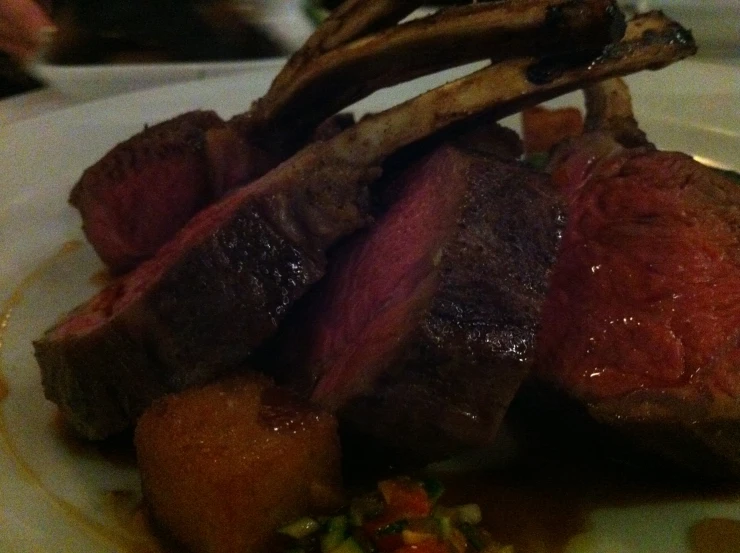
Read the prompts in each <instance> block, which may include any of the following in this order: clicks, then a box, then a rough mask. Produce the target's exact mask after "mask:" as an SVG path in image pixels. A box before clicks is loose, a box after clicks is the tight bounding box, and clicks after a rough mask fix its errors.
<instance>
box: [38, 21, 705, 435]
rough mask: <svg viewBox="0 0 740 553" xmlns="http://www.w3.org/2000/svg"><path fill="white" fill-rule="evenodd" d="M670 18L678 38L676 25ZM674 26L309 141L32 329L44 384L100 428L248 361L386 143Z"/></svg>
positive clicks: (535, 89) (617, 65) (86, 429)
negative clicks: (557, 68) (56, 317)
mask: <svg viewBox="0 0 740 553" xmlns="http://www.w3.org/2000/svg"><path fill="white" fill-rule="evenodd" d="M665 25H666V34H667V35H669V36H674V38H675V35H676V33H679V30H678V29H677V28H674V26H673V24H672V23H671V22H670V21H669V20H666V21H665ZM680 36H683V35H680ZM658 37H660V35H659V34H658ZM666 38H667V37H662V40H658V39H656V33H650V35H649V38H648V40H647V41H643V40H642V39H638V40H636V41H633V42H632V43H630V44H628V45H625V46H627V48H626V49H624V50H619V49H618V51H623V55H622V56H621V57H617V56H615V55H609V56H606V57H604V58H602V59H600V61H597V62H594V61H593V60H589V61H586V62H585V63H586V65H585V66H584V65H579V66H577V67H569V68H565V69H564V70H563V71H562V72H560V73H559V74H558V75H557V76H553V78H552V79H550V80H549V81H548V82H545V83H542V84H536V83H534V82H532V81H531V80H529V79H528V78H527V74H528V69H530V68H531V66H532V64H534V63H536V62H537V60H535V59H531V58H530V59H528V60H515V61H511V62H504V63H502V64H499V65H497V66H493V67H492V68H489V69H485V70H481V71H479V72H476V73H475V74H473V75H470V76H467V77H464V78H462V79H459V80H458V81H454V82H452V83H449V84H447V85H444V86H442V87H439V88H437V89H434V90H432V91H430V92H427V93H425V94H422V95H421V96H418V97H416V98H413V99H411V100H409V101H407V102H405V103H403V104H401V105H399V106H396V107H394V108H392V109H389V110H387V111H385V112H381V113H379V114H375V115H373V116H368V117H366V118H364V119H363V120H362V121H360V122H359V123H357V124H356V125H354V126H353V127H350V128H349V129H347V130H345V131H343V132H341V133H340V134H339V135H337V136H335V137H334V138H331V139H330V140H327V141H325V142H317V143H314V144H312V145H309V146H308V147H306V148H304V149H303V150H301V151H300V152H299V153H298V154H296V155H295V156H293V157H292V158H291V159H289V160H288V161H286V162H284V163H282V164H281V165H279V166H278V167H276V168H275V169H273V170H272V171H270V172H269V173H267V174H266V175H265V176H264V177H262V178H260V179H259V180H257V181H256V182H255V183H253V184H252V185H250V186H248V187H243V188H241V189H239V190H237V191H235V192H234V193H233V194H231V195H230V196H228V197H226V198H225V199H223V200H222V201H220V202H218V203H216V204H214V205H212V206H211V207H209V208H207V209H205V210H204V211H202V212H201V213H200V214H198V216H197V217H195V218H194V219H192V220H191V221H190V222H189V223H188V224H187V225H186V226H185V227H184V228H183V229H182V230H181V231H180V232H179V233H178V235H177V236H176V238H175V239H174V240H172V241H170V242H169V243H167V245H165V246H164V247H163V248H162V249H160V250H159V252H158V253H157V255H156V256H155V257H154V258H153V259H152V260H150V261H148V262H146V263H144V264H142V265H140V266H139V267H138V268H137V269H136V270H134V271H133V272H131V273H130V274H129V275H127V276H125V277H123V278H121V279H119V280H118V281H116V282H114V283H112V284H111V285H110V286H108V287H107V288H106V289H104V290H103V291H102V292H101V293H99V294H98V295H97V296H95V297H94V298H92V299H91V300H90V301H89V302H87V303H86V304H84V305H83V306H81V307H79V308H78V309H76V310H75V311H73V312H72V313H71V314H69V315H68V316H67V317H65V318H64V319H63V320H62V321H60V322H59V323H58V324H57V325H56V326H54V327H53V328H51V329H50V330H49V331H47V332H46V333H45V335H44V336H43V337H42V338H41V339H40V340H38V341H37V342H35V352H36V357H37V360H38V361H39V365H40V366H41V370H42V380H43V385H44V390H45V393H46V394H47V397H49V398H50V399H51V400H53V401H55V402H56V403H58V404H59V406H60V408H61V410H62V412H63V413H64V414H65V415H66V416H67V417H68V419H69V420H70V422H71V423H72V426H73V427H74V428H76V430H77V431H78V432H79V433H80V434H82V435H83V436H87V437H89V438H102V437H105V436H107V435H110V434H111V433H114V432H116V431H119V430H122V429H124V428H126V427H127V426H128V425H129V424H131V423H132V422H133V421H134V420H135V419H136V417H137V416H138V415H139V413H141V411H142V409H144V408H145V407H146V406H147V405H148V404H149V403H150V402H151V401H152V399H153V398H155V397H157V396H159V395H161V394H163V393H165V392H167V391H174V390H179V389H182V388H184V387H187V386H190V385H194V384H198V383H202V382H205V381H207V380H209V379H211V378H213V377H215V376H217V375H219V374H222V373H224V372H226V371H228V370H230V369H233V368H234V367H237V366H239V365H241V364H242V363H243V362H244V360H245V359H246V357H247V356H248V355H249V354H250V353H252V351H253V349H254V348H255V347H256V346H257V345H258V344H260V343H261V342H262V341H264V340H265V339H266V338H267V337H268V336H270V335H271V334H273V333H274V332H275V330H276V327H277V325H278V323H279V321H280V320H281V319H282V318H283V317H284V315H285V312H286V311H287V309H288V308H289V307H290V306H291V305H292V304H293V303H294V302H295V300H296V299H297V298H299V297H300V296H302V295H303V294H304V293H305V291H306V290H307V289H308V288H309V287H310V286H311V285H312V284H314V283H315V282H316V281H317V280H318V279H319V278H320V277H321V276H322V275H323V272H324V265H325V256H324V252H325V251H326V249H327V248H328V247H329V246H330V245H331V244H333V243H334V242H335V241H336V240H337V239H339V238H340V237H342V236H345V235H347V234H349V233H351V232H353V231H355V230H356V229H357V228H359V227H360V226H362V225H363V224H366V223H367V222H368V220H369V218H368V217H367V214H366V196H367V189H366V185H367V184H368V183H369V182H370V181H372V180H374V179H375V178H376V177H377V176H378V174H379V172H380V170H379V167H380V165H381V163H382V161H383V159H384V158H385V157H386V156H388V155H390V154H391V153H392V152H395V151H397V150H398V149H400V148H402V147H403V146H406V145H408V144H410V143H412V142H415V141H418V140H420V139H421V138H424V137H426V136H429V135H431V134H433V133H434V132H436V131H438V130H440V129H442V128H445V127H448V126H449V125H451V124H453V123H456V122H458V121H461V120H463V119H466V118H468V117H470V116H472V115H474V114H476V113H480V112H483V111H492V112H493V113H494V114H495V116H496V117H503V116H505V115H508V114H510V113H511V112H512V110H516V109H519V108H520V107H521V105H522V104H523V103H525V102H526V99H527V97H529V98H531V100H532V101H541V100H542V99H543V98H546V97H548V95H555V94H559V93H561V92H563V91H565V90H569V89H573V88H578V87H581V86H583V85H584V84H588V83H591V82H595V81H597V80H599V79H604V78H608V77H610V76H613V75H619V74H622V73H624V72H629V71H635V70H638V69H641V68H645V67H657V66H660V65H664V64H666V63H669V62H670V61H671V60H675V59H679V58H681V57H683V56H684V55H687V53H688V52H689V51H690V50H691V45H687V44H686V43H685V41H684V42H681V43H678V42H677V41H676V40H675V39H674V40H666ZM646 54H650V55H649V56H647V55H646ZM517 72H519V73H520V74H519V75H518V76H517V75H516V73H517ZM491 83H500V85H501V87H505V88H500V87H496V88H494V87H492V86H491Z"/></svg>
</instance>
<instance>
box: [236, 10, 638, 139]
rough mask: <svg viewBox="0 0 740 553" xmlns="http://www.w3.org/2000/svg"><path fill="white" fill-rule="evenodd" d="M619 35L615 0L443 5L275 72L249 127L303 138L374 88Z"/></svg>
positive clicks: (599, 44) (591, 44) (587, 45)
mask: <svg viewBox="0 0 740 553" xmlns="http://www.w3.org/2000/svg"><path fill="white" fill-rule="evenodd" d="M623 33H624V18H623V16H622V14H621V12H620V11H619V10H618V9H617V8H616V6H615V4H614V2H613V0H587V1H584V2H579V3H577V4H575V3H573V2H572V0H523V1H518V2H513V1H506V2H489V3H480V4H472V5H467V6H460V7H453V8H448V9H446V10H442V11H440V12H438V13H436V14H434V15H432V16H429V17H425V18H422V19H417V20H414V21H411V22H408V23H404V24H401V25H398V26H396V27H393V28H390V29H387V30H385V31H382V32H379V33H377V34H374V35H371V36H366V37H363V38H361V39H358V40H355V41H353V42H350V43H347V44H344V45H343V46H341V47H338V48H336V49H334V50H331V51H329V52H327V53H325V54H323V55H321V56H318V57H315V58H313V59H312V60H311V61H310V62H309V63H306V64H304V65H303V66H302V67H301V70H300V72H299V73H298V74H294V75H293V78H292V80H291V81H290V82H285V80H284V79H282V75H280V76H278V78H277V79H276V81H275V85H273V87H272V88H271V89H270V91H269V92H268V93H267V95H265V97H264V98H262V99H261V100H258V101H257V102H256V103H255V105H254V106H253V109H252V113H251V114H250V115H251V118H252V123H254V124H257V125H261V126H263V127H272V128H274V127H275V126H277V129H278V132H279V133H282V134H284V132H285V131H284V130H283V129H285V130H290V132H292V133H293V134H297V135H298V137H297V139H298V140H297V141H298V142H299V143H300V141H301V140H303V139H304V138H305V134H306V133H307V132H310V130H311V129H313V128H314V127H315V126H316V125H317V124H318V123H320V122H321V121H322V120H323V119H325V118H326V117H328V116H330V115H332V114H333V113H335V112H337V111H338V110H340V109H342V108H344V107H346V106H348V105H350V104H352V103H354V102H356V101H357V100H359V99H361V98H364V97H365V96H367V95H369V94H370V93H372V92H374V91H376V90H378V89H381V88H384V87H387V86H391V85H395V84H398V83H399V82H402V81H407V80H410V79H412V78H414V77H418V76H421V75H426V74H430V73H434V72H437V71H440V70H443V69H447V68H449V67H452V66H456V65H461V64H463V63H467V62H472V61H479V60H485V59H491V60H492V61H498V60H501V59H504V58H512V57H518V56H532V55H542V53H543V52H549V53H552V52H564V51H568V50H573V49H574V48H576V47H577V48H578V49H584V48H601V47H602V46H604V45H605V44H606V43H608V42H612V41H614V40H619V39H620V38H621V37H622V34H623ZM572 36H577V37H578V41H573V40H571V39H570V37H572ZM328 90H332V92H333V93H332V94H327V91H328ZM281 138H282V137H281Z"/></svg>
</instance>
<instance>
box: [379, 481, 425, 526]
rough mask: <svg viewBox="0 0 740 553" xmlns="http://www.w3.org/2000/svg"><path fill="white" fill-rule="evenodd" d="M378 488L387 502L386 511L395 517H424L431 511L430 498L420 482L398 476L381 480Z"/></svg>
mask: <svg viewBox="0 0 740 553" xmlns="http://www.w3.org/2000/svg"><path fill="white" fill-rule="evenodd" d="M378 489H379V490H380V493H381V494H383V498H384V499H385V502H386V504H387V507H386V512H388V513H389V514H390V513H392V514H393V515H394V516H395V518H396V519H410V518H424V517H427V516H429V515H430V514H431V512H432V506H433V505H432V500H431V499H430V498H429V495H428V494H427V492H426V490H425V489H424V486H423V485H422V484H421V482H416V481H413V480H410V479H400V478H397V479H395V480H383V481H382V482H380V483H379V484H378Z"/></svg>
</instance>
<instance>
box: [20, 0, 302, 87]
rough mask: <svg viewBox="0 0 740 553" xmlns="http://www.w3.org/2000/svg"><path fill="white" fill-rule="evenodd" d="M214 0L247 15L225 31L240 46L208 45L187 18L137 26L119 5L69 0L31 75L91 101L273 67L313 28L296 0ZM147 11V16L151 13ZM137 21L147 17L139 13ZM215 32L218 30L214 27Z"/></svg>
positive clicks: (32, 68) (226, 43) (209, 38)
mask: <svg viewBox="0 0 740 553" xmlns="http://www.w3.org/2000/svg"><path fill="white" fill-rule="evenodd" d="M219 2H220V3H222V4H224V5H228V6H230V8H229V9H231V10H234V9H235V8H234V7H235V6H236V9H237V13H238V11H239V10H242V11H243V13H244V20H243V21H242V22H241V23H239V22H237V23H238V25H237V24H235V25H236V27H235V28H231V29H230V31H229V32H233V33H234V35H235V36H236V37H238V39H239V43H234V44H229V42H228V41H227V40H226V39H224V40H223V41H222V43H220V44H217V45H215V46H211V45H210V43H211V42H213V40H212V37H209V36H208V35H207V34H204V35H202V36H195V35H194V34H187V33H185V29H187V28H188V26H189V25H191V24H192V21H190V20H186V18H180V19H178V20H177V21H173V22H172V24H171V26H170V28H167V23H166V22H163V21H160V22H159V23H156V24H155V23H152V22H147V23H142V24H141V27H140V28H138V27H136V19H134V20H133V21H130V20H128V19H127V18H128V17H129V14H128V13H127V12H125V11H124V10H123V8H121V10H120V11H121V12H122V13H120V14H118V15H116V14H114V10H113V9H112V8H111V11H106V9H102V8H101V5H100V4H98V3H96V2H90V0H73V1H72V2H71V5H73V6H78V7H76V8H75V9H76V10H78V11H74V12H64V11H61V12H57V13H55V20H56V22H57V25H58V26H59V31H58V33H57V36H56V37H55V40H54V42H53V43H52V44H51V45H50V47H49V48H48V50H47V51H46V52H45V54H44V55H43V56H42V57H41V58H40V59H39V60H38V61H37V62H36V63H34V64H32V66H31V67H30V72H31V73H32V74H33V75H34V76H35V77H37V78H38V79H40V80H41V81H42V82H43V83H45V84H46V85H48V86H50V87H52V88H54V89H56V90H58V91H59V92H61V93H62V94H64V95H65V96H67V97H68V98H70V99H73V100H77V101H80V100H91V99H95V98H102V97H105V96H111V95H114V94H119V93H124V92H131V91H134V90H139V89H144V88H150V87H153V86H159V85H163V84H168V83H176V82H183V81H190V80H194V79H205V78H209V77H219V76H226V75H231V74H235V73H242V72H248V71H255V70H260V69H263V68H265V67H277V66H279V65H281V64H282V63H283V61H284V56H286V55H287V54H289V53H290V52H293V51H294V50H296V49H297V48H298V47H299V46H300V45H301V44H302V43H303V42H304V41H305V40H306V38H307V37H308V35H309V34H310V33H311V31H312V30H313V27H312V25H311V23H310V22H309V21H308V19H307V18H306V16H305V14H304V12H303V11H302V10H301V9H300V7H299V6H300V3H299V0H284V1H276V2H270V1H267V0H233V1H231V0H228V1H226V0H215V2H214V5H218V4H219ZM119 3H120V2H119ZM120 4H121V6H123V5H124V4H125V3H120ZM152 4H154V3H152ZM67 5H70V4H67ZM106 6H109V5H108V4H106ZM240 6H241V7H240ZM127 9H131V8H127ZM163 9H164V8H160V10H163ZM152 10H153V11H152V13H151V14H149V15H150V16H154V15H156V14H157V12H156V11H154V8H152ZM80 12H81V14H80ZM228 13H229V12H226V15H224V13H218V14H217V15H218V18H220V21H217V22H216V25H219V24H220V25H227V26H228V25H229V22H228V21H226V22H225V21H224V20H227V19H228ZM57 17H58V18H59V19H56V18H57ZM162 17H164V16H162ZM106 18H107V19H106ZM218 18H217V19H218ZM80 19H83V21H82V22H80V21H79V20H80ZM140 19H141V20H142V21H146V20H147V18H146V17H143V16H142V17H140ZM96 21H100V25H99V27H96V28H95V29H94V30H91V28H92V27H93V26H94V24H95V22H96ZM158 26H159V27H162V28H163V31H162V33H161V35H159V34H157V32H158ZM178 26H179V27H178ZM232 27H234V26H232ZM219 29H220V28H219V27H216V32H218V31H219ZM211 32H213V29H211ZM224 32H225V31H224ZM250 41H252V42H253V46H251V45H250Z"/></svg>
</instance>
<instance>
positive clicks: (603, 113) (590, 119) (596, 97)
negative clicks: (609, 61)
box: [583, 78, 649, 148]
mask: <svg viewBox="0 0 740 553" xmlns="http://www.w3.org/2000/svg"><path fill="white" fill-rule="evenodd" d="M583 94H584V97H585V100H586V122H585V128H586V130H587V131H605V132H607V133H609V134H610V135H611V136H612V137H613V138H614V139H615V140H616V141H617V142H619V143H620V144H622V145H623V146H626V147H628V148H635V147H638V146H647V145H648V144H649V142H648V140H647V137H646V135H645V133H644V132H643V131H642V130H640V127H639V125H638V123H637V120H636V119H635V114H634V112H633V111H632V96H631V95H630V90H629V87H628V86H627V83H625V82H624V81H623V80H622V79H619V78H616V79H608V80H606V81H602V82H600V83H597V84H595V85H592V86H589V87H586V88H584V89H583Z"/></svg>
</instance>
